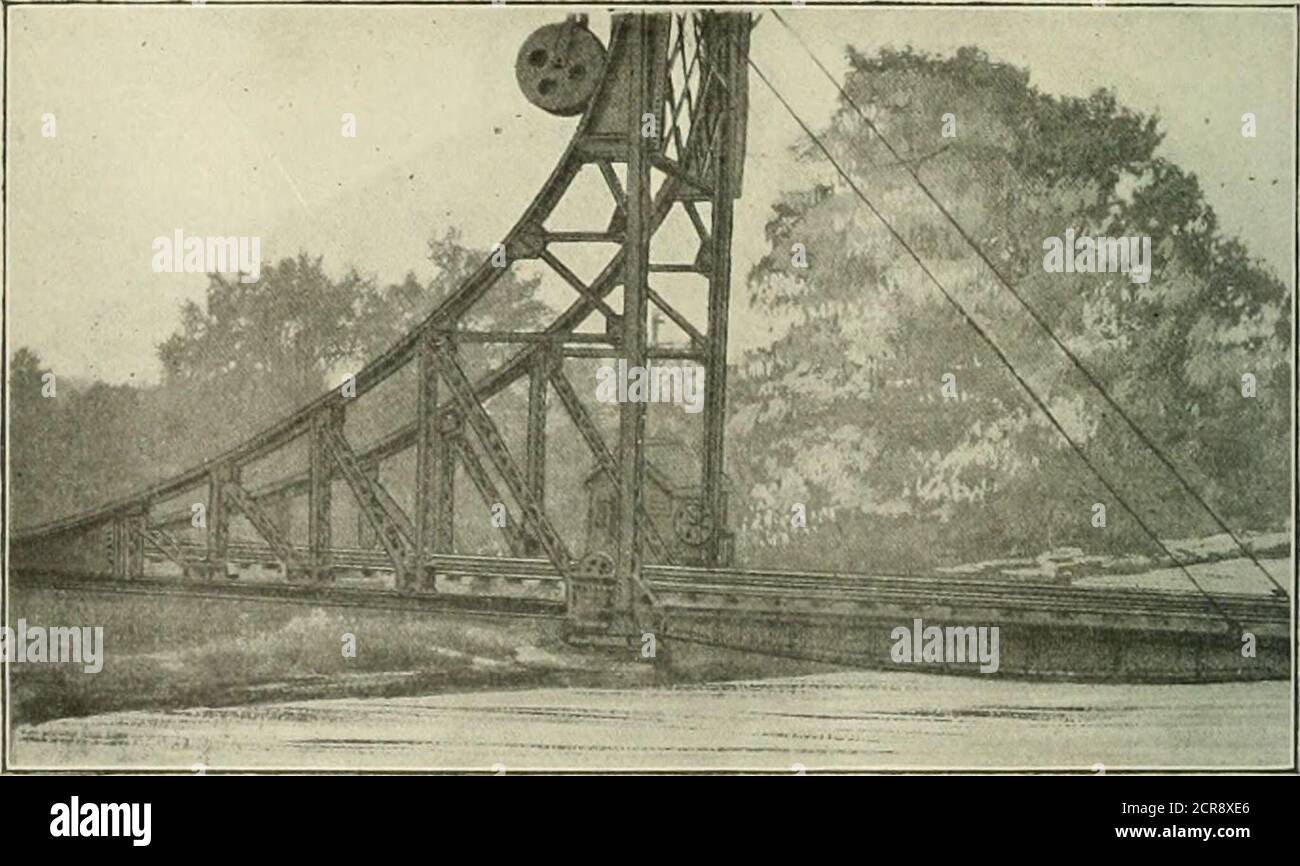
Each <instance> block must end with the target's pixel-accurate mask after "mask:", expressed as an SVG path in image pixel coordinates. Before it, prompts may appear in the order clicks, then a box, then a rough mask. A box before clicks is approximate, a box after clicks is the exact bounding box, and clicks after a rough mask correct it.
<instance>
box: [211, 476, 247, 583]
mask: <svg viewBox="0 0 1300 866" xmlns="http://www.w3.org/2000/svg"><path fill="white" fill-rule="evenodd" d="M238 476H239V470H238V469H237V468H236V467H234V466H230V465H221V466H216V467H214V468H213V469H212V471H211V472H210V473H209V474H208V509H207V514H206V515H205V517H204V519H205V520H206V521H207V542H208V574H207V576H208V578H209V579H211V578H215V577H218V576H220V577H224V576H225V574H226V547H227V545H228V544H229V541H230V512H229V510H228V508H229V506H228V505H227V502H226V486H227V484H229V483H231V482H233V481H235V480H236V479H237V478H238Z"/></svg>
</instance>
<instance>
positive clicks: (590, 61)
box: [515, 18, 605, 117]
mask: <svg viewBox="0 0 1300 866" xmlns="http://www.w3.org/2000/svg"><path fill="white" fill-rule="evenodd" d="M604 72H605V46H604V45H602V44H601V43H600V40H599V39H598V38H596V35H595V34H594V33H592V32H591V31H590V30H588V29H587V25H586V21H585V20H582V19H579V18H570V19H569V20H567V21H565V22H563V23H560V24H547V25H546V26H545V27H540V28H538V29H537V30H535V31H533V34H532V35H531V36H529V37H528V38H527V39H525V40H524V45H523V47H522V48H520V49H519V57H518V58H517V59H516V60H515V77H516V78H517V79H518V81H519V87H520V89H521V90H523V92H524V96H526V97H528V101H529V102H531V103H532V104H533V105H536V106H537V107H538V108H540V109H542V110H543V111H548V112H550V113H551V114H557V115H559V116H561V117H572V116H573V115H575V114H581V113H582V112H583V109H585V108H586V107H587V103H588V102H590V101H591V97H592V96H594V95H595V93H596V87H597V86H598V85H599V84H600V80H601V77H602V76H603V75H604Z"/></svg>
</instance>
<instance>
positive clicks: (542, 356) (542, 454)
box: [524, 351, 551, 556]
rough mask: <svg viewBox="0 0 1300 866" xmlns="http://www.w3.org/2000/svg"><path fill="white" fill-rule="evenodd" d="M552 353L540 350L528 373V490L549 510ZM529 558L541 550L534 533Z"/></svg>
mask: <svg viewBox="0 0 1300 866" xmlns="http://www.w3.org/2000/svg"><path fill="white" fill-rule="evenodd" d="M550 365H551V353H550V352H549V351H541V352H539V353H538V356H537V359H536V360H535V361H534V362H533V363H532V365H531V367H530V368H529V370H528V489H529V490H530V491H531V492H532V494H533V497H534V498H535V499H536V500H537V503H538V504H539V505H540V506H541V507H542V508H543V509H545V507H546V397H547V381H548V379H549V378H550ZM524 545H525V548H526V550H527V552H528V555H529V556H537V555H539V554H540V553H541V551H542V544H541V540H540V539H538V538H537V537H536V536H535V535H533V534H532V533H529V534H528V535H527V536H526V540H525V542H524Z"/></svg>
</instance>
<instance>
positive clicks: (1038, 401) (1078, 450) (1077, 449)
mask: <svg viewBox="0 0 1300 866" xmlns="http://www.w3.org/2000/svg"><path fill="white" fill-rule="evenodd" d="M746 61H747V62H748V63H749V67H750V68H751V69H753V70H754V72H755V74H757V75H758V77H759V79H761V80H762V82H763V83H764V84H765V85H767V88H768V90H770V91H772V95H773V96H775V97H776V99H777V101H778V102H780V103H781V105H782V107H783V108H785V110H786V112H787V113H788V114H789V115H790V116H791V117H792V118H794V121H795V123H797V124H799V127H800V128H801V129H802V130H803V131H804V134H805V135H807V136H808V138H809V139H811V140H812V142H813V144H815V145H816V146H817V149H818V150H820V151H821V152H822V154H823V155H824V156H825V157H826V159H827V160H828V161H829V162H830V163H831V165H832V166H834V168H835V171H836V172H838V173H839V175H840V177H841V178H843V179H844V182H845V183H846V184H848V185H849V188H850V189H852V190H853V192H854V194H856V195H857V197H858V198H859V199H860V200H861V201H862V203H863V204H865V205H866V206H867V208H868V209H869V210H870V211H871V213H872V214H874V215H875V217H876V219H878V220H880V222H881V224H882V225H884V227H885V228H886V229H887V230H888V231H889V233H890V235H892V236H893V238H894V240H896V241H897V242H898V243H899V244H900V245H901V246H902V247H903V249H905V250H906V251H907V253H908V255H909V256H910V257H911V259H912V261H914V262H916V264H917V266H918V267H919V268H920V269H921V272H922V273H924V274H925V276H926V277H927V278H928V279H929V280H930V282H932V283H934V285H935V287H936V288H937V289H938V290H939V292H940V294H942V295H943V297H944V299H945V300H946V301H947V302H948V303H949V304H950V305H951V306H952V307H953V309H955V310H956V311H957V312H958V314H959V315H961V317H962V318H963V319H964V320H965V321H966V324H968V325H970V326H971V328H972V329H973V330H974V331H975V333H976V334H977V335H978V336H979V337H980V339H982V340H983V341H984V342H985V343H986V344H987V345H988V346H989V348H990V349H992V350H993V353H994V354H995V355H996V356H997V358H998V360H999V361H1001V362H1002V364H1003V366H1005V367H1006V368H1007V370H1008V371H1009V372H1010V373H1011V375H1012V376H1013V377H1014V378H1015V380H1016V382H1017V383H1019V385H1020V387H1021V388H1023V389H1024V391H1025V393H1026V394H1028V395H1029V398H1030V399H1031V400H1032V401H1033V402H1034V405H1036V406H1037V407H1038V408H1039V410H1040V411H1042V413H1043V414H1044V415H1045V416H1047V419H1048V420H1049V421H1050V422H1051V424H1052V426H1053V427H1055V428H1056V432H1057V433H1059V434H1061V438H1063V439H1064V440H1065V441H1066V442H1067V443H1068V444H1069V446H1070V448H1071V449H1072V450H1073V451H1074V453H1075V454H1076V455H1078V457H1079V459H1080V460H1081V461H1083V464H1084V465H1085V466H1086V467H1088V469H1089V471H1091V472H1092V474H1093V475H1094V476H1095V477H1096V478H1097V480H1098V481H1100V482H1101V484H1102V486H1103V487H1105V488H1106V491H1107V492H1108V493H1110V495H1111V496H1113V497H1114V498H1115V501H1116V502H1118V503H1119V504H1120V505H1121V506H1122V507H1123V508H1124V510H1125V511H1126V512H1128V514H1129V516H1130V517H1132V518H1133V520H1134V521H1135V522H1136V523H1137V525H1138V526H1140V527H1141V528H1142V530H1143V531H1144V532H1145V533H1146V534H1147V535H1148V536H1150V538H1151V540H1152V541H1154V542H1155V544H1156V546H1157V547H1159V548H1160V550H1161V551H1162V552H1163V553H1164V554H1165V556H1167V557H1169V559H1170V560H1171V561H1173V563H1174V564H1175V565H1177V566H1178V568H1179V569H1181V570H1182V572H1183V574H1184V575H1186V577H1187V580H1188V581H1189V582H1190V583H1191V584H1192V586H1194V587H1196V589H1197V591H1198V592H1200V593H1201V595H1202V596H1204V597H1205V600H1206V601H1207V602H1208V603H1209V605H1210V607H1211V608H1213V609H1214V611H1215V612H1216V613H1218V614H1219V616H1221V617H1222V618H1223V620H1224V621H1225V622H1227V623H1228V624H1229V625H1230V626H1232V627H1233V628H1234V629H1235V630H1236V631H1241V630H1242V628H1241V625H1240V624H1239V623H1237V622H1236V620H1234V619H1233V618H1232V617H1231V616H1229V615H1228V613H1227V611H1225V610H1224V609H1223V608H1222V607H1220V606H1219V604H1218V602H1216V601H1215V600H1214V598H1213V596H1211V595H1210V594H1209V593H1208V592H1206V591H1205V589H1204V587H1202V586H1201V584H1200V583H1199V582H1198V581H1197V580H1196V578H1195V577H1193V576H1192V573H1191V572H1190V571H1188V569H1187V567H1186V566H1185V565H1184V564H1183V563H1182V561H1181V560H1180V559H1179V558H1178V557H1177V556H1175V555H1174V553H1173V551H1172V550H1170V549H1169V547H1168V546H1167V545H1166V544H1165V543H1164V542H1163V541H1161V540H1160V537H1159V536H1158V535H1156V533H1155V531H1154V530H1153V529H1152V528H1151V527H1150V526H1148V525H1147V523H1146V521H1145V520H1143V519H1142V517H1141V516H1140V515H1139V514H1138V513H1137V511H1135V510H1134V509H1133V507H1132V506H1130V505H1129V504H1128V502H1127V501H1126V500H1125V499H1124V497H1123V496H1121V495H1120V493H1119V491H1118V490H1116V489H1115V487H1114V485H1112V484H1111V483H1110V482H1109V481H1108V480H1106V477H1105V476H1104V475H1103V474H1102V473H1101V471H1100V470H1099V469H1098V468H1097V467H1096V466H1095V465H1094V464H1093V462H1092V460H1091V459H1089V457H1088V455H1087V454H1086V453H1085V452H1084V450H1083V448H1082V447H1081V446H1080V445H1079V444H1078V443H1077V442H1075V441H1074V439H1073V438H1072V437H1071V436H1070V434H1069V433H1067V432H1066V431H1065V428H1064V427H1063V426H1061V422H1060V421H1059V420H1057V418H1056V416H1055V415H1053V414H1052V410H1051V409H1049V408H1048V407H1047V404H1046V403H1044V402H1043V400H1042V398H1041V397H1039V396H1038V394H1037V392H1035V391H1034V389H1033V388H1032V387H1031V386H1030V384H1029V383H1028V382H1027V381H1025V378H1024V377H1023V376H1021V375H1020V372H1019V371H1018V370H1017V369H1016V368H1015V365H1013V364H1012V363H1011V360H1010V359H1009V358H1008V357H1007V355H1006V353H1005V352H1003V351H1002V348H1001V347H1000V346H998V344H997V342H996V341H995V340H994V339H993V338H992V337H991V336H990V335H989V334H988V332H986V331H985V330H984V328H982V327H981V326H980V324H979V323H978V322H976V321H975V319H974V318H973V317H972V316H971V314H970V313H969V312H967V310H966V308H965V307H964V306H962V304H961V302H960V301H958V300H957V299H956V298H955V297H953V296H952V294H951V293H950V292H949V291H948V290H947V288H945V287H944V285H943V283H941V282H940V281H939V278H938V277H936V276H935V275H934V273H933V272H932V271H931V270H930V268H929V267H928V266H927V265H926V264H925V262H924V261H923V260H922V259H921V257H920V256H919V255H917V253H916V251H915V250H913V249H912V247H911V246H910V245H909V244H908V243H907V241H906V239H904V238H903V236H902V235H901V234H900V233H899V232H898V230H897V229H895V228H894V226H893V224H892V223H891V222H890V221H889V220H888V219H887V218H886V217H885V215H884V214H882V213H881V212H880V211H879V209H877V208H876V206H875V205H874V204H872V202H871V200H870V199H869V198H867V196H866V194H865V193H863V192H862V190H861V189H860V188H859V187H858V185H857V184H856V183H855V182H854V181H853V178H852V177H850V176H849V174H848V172H847V171H845V170H844V168H843V167H842V166H841V165H840V164H839V162H838V161H837V160H836V159H835V157H834V156H833V155H832V154H831V152H830V150H829V149H828V148H827V147H826V145H825V144H824V143H823V142H822V140H821V139H820V138H819V137H818V136H817V134H816V133H814V132H813V131H812V130H811V129H810V128H809V127H808V124H806V123H805V122H804V121H803V118H801V117H800V116H799V115H798V113H797V112H795V110H794V108H793V107H791V105H790V103H789V102H787V101H786V99H785V97H784V96H782V95H781V92H780V91H778V90H777V89H776V86H775V85H773V84H772V82H771V81H770V80H769V79H768V77H767V76H766V75H764V74H763V70H761V69H759V68H758V65H757V64H755V63H754V61H753V59H752V58H746Z"/></svg>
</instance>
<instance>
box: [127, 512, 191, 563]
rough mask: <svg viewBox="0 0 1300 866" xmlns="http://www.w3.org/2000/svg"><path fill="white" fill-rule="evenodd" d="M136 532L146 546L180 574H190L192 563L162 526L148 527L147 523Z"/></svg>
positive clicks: (177, 542)
mask: <svg viewBox="0 0 1300 866" xmlns="http://www.w3.org/2000/svg"><path fill="white" fill-rule="evenodd" d="M138 531H139V533H140V536H141V537H142V538H143V539H144V541H145V542H146V543H147V544H149V545H150V546H152V547H153V548H154V549H155V550H157V551H158V552H159V553H161V554H162V555H163V556H165V557H167V558H168V559H169V560H171V561H172V562H173V563H174V564H176V565H177V566H179V567H180V569H181V573H182V574H185V575H188V574H189V573H190V569H191V568H192V567H193V565H194V563H193V562H192V561H191V560H190V558H189V557H188V556H186V555H185V550H184V548H182V547H181V544H180V542H179V541H177V540H176V537H175V536H173V535H172V534H171V533H170V532H168V531H167V530H166V529H164V528H163V527H162V526H150V525H148V524H147V523H146V524H144V525H142V526H140V527H139V530H138Z"/></svg>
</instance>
